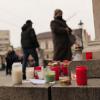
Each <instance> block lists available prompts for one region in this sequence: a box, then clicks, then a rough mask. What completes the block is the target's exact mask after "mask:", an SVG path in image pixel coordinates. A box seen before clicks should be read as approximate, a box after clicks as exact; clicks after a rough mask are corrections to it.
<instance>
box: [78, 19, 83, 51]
mask: <svg viewBox="0 0 100 100" xmlns="http://www.w3.org/2000/svg"><path fill="white" fill-rule="evenodd" d="M78 25H79V29H80V30H81V42H82V45H81V50H83V48H84V45H83V35H84V30H83V25H84V23H83V22H82V21H81V20H80V22H79V23H78Z"/></svg>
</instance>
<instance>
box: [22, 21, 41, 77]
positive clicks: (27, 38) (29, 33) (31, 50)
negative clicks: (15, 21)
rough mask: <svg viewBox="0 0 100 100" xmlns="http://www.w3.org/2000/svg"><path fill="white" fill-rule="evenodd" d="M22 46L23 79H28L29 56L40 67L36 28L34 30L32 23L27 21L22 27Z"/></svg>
mask: <svg viewBox="0 0 100 100" xmlns="http://www.w3.org/2000/svg"><path fill="white" fill-rule="evenodd" d="M21 45H22V49H23V79H26V67H27V62H28V57H29V55H32V57H33V58H34V60H35V66H38V65H39V59H38V54H37V51H38V50H39V43H38V41H37V38H36V34H35V31H34V28H32V21H31V20H27V21H26V23H25V24H24V25H23V26H22V32H21Z"/></svg>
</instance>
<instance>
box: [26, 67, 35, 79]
mask: <svg viewBox="0 0 100 100" xmlns="http://www.w3.org/2000/svg"><path fill="white" fill-rule="evenodd" d="M33 78H34V68H33V67H31V68H26V79H27V80H29V79H33Z"/></svg>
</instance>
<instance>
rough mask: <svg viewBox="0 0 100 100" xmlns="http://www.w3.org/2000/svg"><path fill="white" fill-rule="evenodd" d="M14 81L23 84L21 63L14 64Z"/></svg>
mask: <svg viewBox="0 0 100 100" xmlns="http://www.w3.org/2000/svg"><path fill="white" fill-rule="evenodd" d="M12 82H13V84H21V83H22V65H21V64H19V63H16V64H13V67H12Z"/></svg>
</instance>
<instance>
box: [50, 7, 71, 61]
mask: <svg viewBox="0 0 100 100" xmlns="http://www.w3.org/2000/svg"><path fill="white" fill-rule="evenodd" d="M50 27H51V31H52V35H53V44H54V57H53V59H54V60H55V61H63V60H69V61H71V60H72V51H71V45H70V40H69V37H68V34H69V33H71V32H72V30H71V28H69V27H68V25H67V24H66V21H65V20H64V19H63V11H62V10H61V9H56V10H55V11H54V20H52V21H51V23H50Z"/></svg>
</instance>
